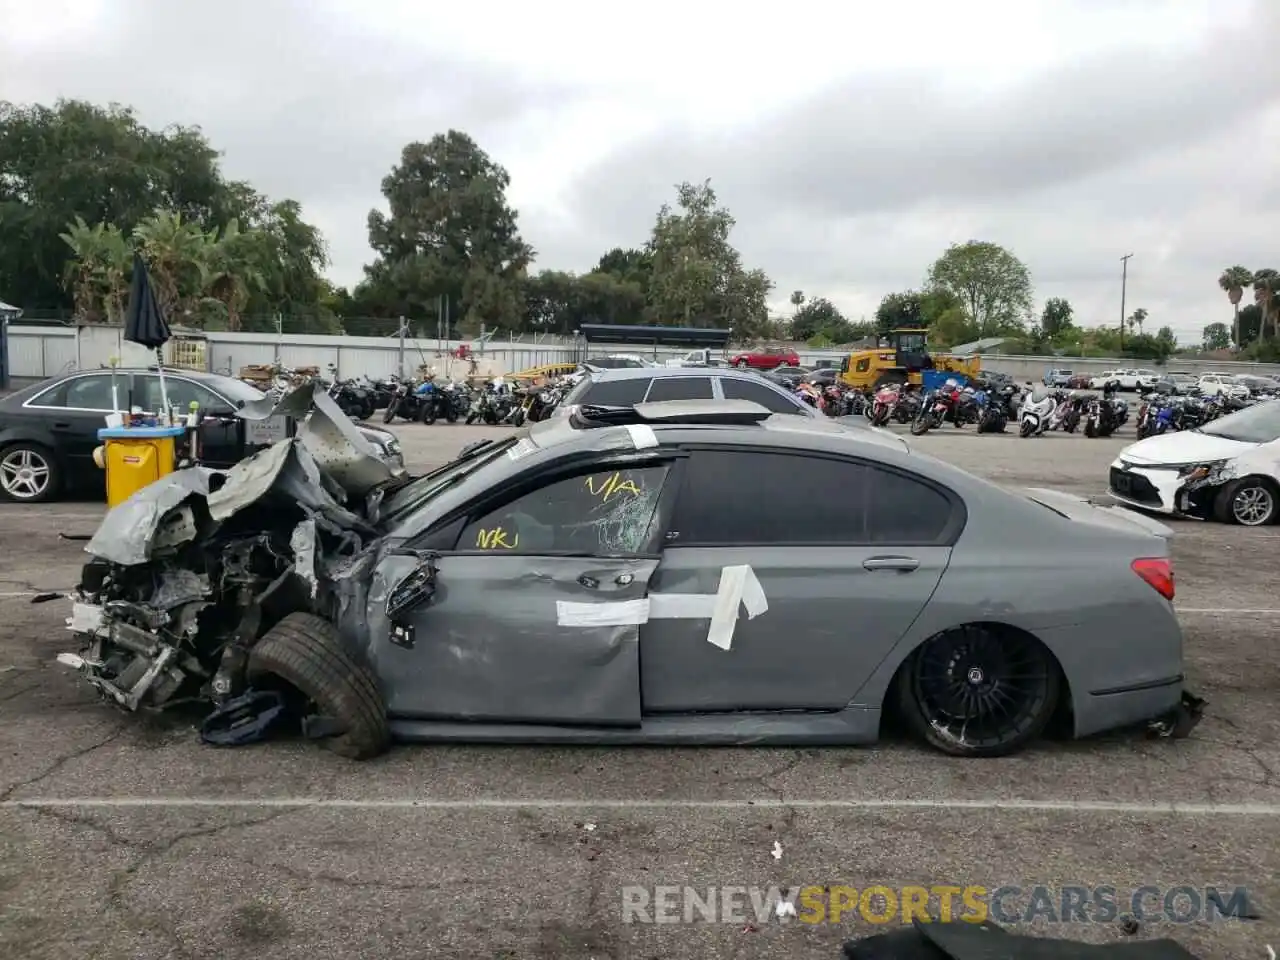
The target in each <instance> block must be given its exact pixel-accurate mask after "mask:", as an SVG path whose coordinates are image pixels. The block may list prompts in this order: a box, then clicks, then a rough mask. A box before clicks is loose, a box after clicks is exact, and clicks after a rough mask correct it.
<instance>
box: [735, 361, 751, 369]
mask: <svg viewBox="0 0 1280 960" xmlns="http://www.w3.org/2000/svg"><path fill="white" fill-rule="evenodd" d="M749 366H751V364H749V363H747V361H745V360H739V361H738V363H737V367H738V369H739V370H745V369H747V367H749Z"/></svg>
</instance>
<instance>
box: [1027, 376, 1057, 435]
mask: <svg viewBox="0 0 1280 960" xmlns="http://www.w3.org/2000/svg"><path fill="white" fill-rule="evenodd" d="M1057 408H1058V403H1057V401H1056V400H1055V399H1054V396H1053V394H1051V393H1048V392H1045V391H1044V390H1043V388H1036V389H1032V390H1031V391H1029V392H1028V393H1026V394H1024V396H1023V399H1022V404H1021V406H1020V407H1019V409H1018V436H1019V437H1024V438H1025V437H1031V436H1042V435H1043V434H1044V432H1045V430H1046V429H1047V428H1048V426H1049V418H1050V417H1051V416H1052V415H1053V412H1054V411H1055V410H1056V409H1057Z"/></svg>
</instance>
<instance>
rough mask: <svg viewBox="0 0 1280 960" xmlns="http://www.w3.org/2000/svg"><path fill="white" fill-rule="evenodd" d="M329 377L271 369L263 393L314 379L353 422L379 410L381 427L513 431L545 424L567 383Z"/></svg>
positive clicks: (333, 372) (334, 372)
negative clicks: (440, 425) (441, 425)
mask: <svg viewBox="0 0 1280 960" xmlns="http://www.w3.org/2000/svg"><path fill="white" fill-rule="evenodd" d="M329 371H330V374H331V375H330V377H329V378H327V379H326V378H320V377H317V376H315V375H313V374H312V373H310V372H305V371H299V370H294V369H291V368H288V367H283V366H279V365H276V366H275V367H274V368H273V376H272V381H271V384H270V386H269V387H268V388H267V392H268V393H269V394H271V395H273V396H276V397H277V398H278V397H280V396H283V395H284V393H286V392H287V391H288V390H290V389H292V388H294V387H297V386H298V385H299V384H301V383H304V382H307V381H309V380H319V382H320V383H322V384H323V385H324V386H325V389H326V392H327V393H328V395H329V396H330V398H332V399H333V401H334V402H335V403H336V404H337V405H338V407H339V408H341V410H342V412H343V413H345V414H346V415H347V416H349V417H350V418H351V419H353V420H368V419H370V418H372V417H373V416H374V415H375V414H376V413H377V412H378V411H379V410H381V411H382V422H383V423H394V422H395V421H397V420H407V421H410V422H417V423H425V424H433V423H435V422H436V421H438V420H444V421H446V422H448V423H456V422H458V421H459V420H461V421H463V422H465V423H468V424H472V423H486V424H492V425H495V426H496V425H498V424H507V425H510V426H515V427H518V426H520V425H521V424H524V423H526V422H533V421H537V420H544V419H546V418H547V417H549V416H550V415H551V412H552V411H553V410H554V409H555V408H556V406H557V405H558V404H559V403H560V401H561V400H562V399H563V398H564V395H565V394H566V393H568V391H569V389H570V388H571V386H572V384H571V383H569V382H567V381H557V382H554V383H550V384H545V385H542V386H523V385H517V386H514V387H513V386H512V385H511V384H510V383H509V382H507V381H506V380H505V379H504V378H502V377H493V378H491V379H489V380H487V381H485V382H484V383H483V384H481V385H479V386H471V385H470V384H468V383H465V382H463V381H460V380H448V381H441V380H438V379H436V378H435V377H430V376H423V377H416V378H410V377H399V376H395V375H392V376H390V377H386V378H385V379H381V380H375V379H373V378H372V377H367V376H366V377H349V378H346V379H339V378H338V377H337V370H336V368H334V367H333V365H330V367H329Z"/></svg>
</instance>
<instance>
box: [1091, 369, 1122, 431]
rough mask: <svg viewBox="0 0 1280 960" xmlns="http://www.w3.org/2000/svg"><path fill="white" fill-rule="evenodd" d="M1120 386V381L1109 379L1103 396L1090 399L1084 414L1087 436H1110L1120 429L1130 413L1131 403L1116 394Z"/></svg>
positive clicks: (1104, 386) (1103, 389)
mask: <svg viewBox="0 0 1280 960" xmlns="http://www.w3.org/2000/svg"><path fill="white" fill-rule="evenodd" d="M1119 388H1120V385H1119V383H1118V381H1114V380H1112V381H1109V382H1108V383H1106V384H1104V385H1103V388H1102V396H1100V397H1098V396H1094V397H1090V398H1089V399H1088V401H1087V402H1086V404H1085V414H1084V435H1085V436H1086V437H1090V438H1092V437H1109V436H1111V434H1113V433H1115V432H1116V430H1118V429H1120V426H1121V425H1122V424H1123V423H1124V421H1125V418H1127V417H1128V415H1129V404H1128V402H1127V401H1126V400H1124V399H1122V398H1120V397H1117V396H1116V393H1117V391H1118V390H1119Z"/></svg>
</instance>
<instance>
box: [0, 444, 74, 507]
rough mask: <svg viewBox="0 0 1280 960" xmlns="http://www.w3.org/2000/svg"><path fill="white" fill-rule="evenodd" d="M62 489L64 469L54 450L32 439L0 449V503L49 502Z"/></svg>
mask: <svg viewBox="0 0 1280 960" xmlns="http://www.w3.org/2000/svg"><path fill="white" fill-rule="evenodd" d="M42 481H43V485H41V483H42ZM61 489H62V468H61V466H60V465H59V463H58V458H57V457H56V456H55V455H54V453H53V451H52V450H50V449H48V448H47V447H44V446H41V445H40V444H38V443H32V442H31V441H29V440H19V441H17V442H16V443H10V444H7V445H5V446H4V447H0V500H7V501H9V502H11V503H48V502H49V501H50V500H52V499H54V498H55V497H56V496H57V495H58V493H59V491H60V490H61Z"/></svg>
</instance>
